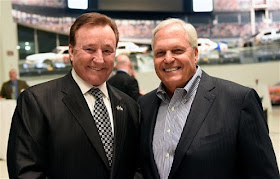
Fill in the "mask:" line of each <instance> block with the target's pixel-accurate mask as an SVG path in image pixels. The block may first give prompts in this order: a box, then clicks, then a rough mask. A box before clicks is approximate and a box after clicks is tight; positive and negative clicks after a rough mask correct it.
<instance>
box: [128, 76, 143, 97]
mask: <svg viewBox="0 0 280 179" xmlns="http://www.w3.org/2000/svg"><path fill="white" fill-rule="evenodd" d="M128 86H129V88H130V90H129V93H130V94H129V96H131V97H132V98H133V99H134V100H135V101H137V100H138V98H139V97H140V96H141V94H140V93H139V86H138V82H137V80H136V79H135V78H132V79H131V80H130V81H129V84H128Z"/></svg>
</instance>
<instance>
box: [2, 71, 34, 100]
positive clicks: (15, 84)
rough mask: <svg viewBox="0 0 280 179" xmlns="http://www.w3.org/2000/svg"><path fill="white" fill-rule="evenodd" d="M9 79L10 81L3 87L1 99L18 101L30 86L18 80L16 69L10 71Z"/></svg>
mask: <svg viewBox="0 0 280 179" xmlns="http://www.w3.org/2000/svg"><path fill="white" fill-rule="evenodd" d="M9 77H10V80H9V81H7V82H4V83H3V85H2V88H1V92H0V98H6V99H17V98H18V96H19V94H20V93H21V92H23V91H24V90H25V89H27V88H28V87H29V86H28V84H27V83H26V82H25V81H23V80H20V79H17V71H16V70H15V69H11V70H10V71H9Z"/></svg>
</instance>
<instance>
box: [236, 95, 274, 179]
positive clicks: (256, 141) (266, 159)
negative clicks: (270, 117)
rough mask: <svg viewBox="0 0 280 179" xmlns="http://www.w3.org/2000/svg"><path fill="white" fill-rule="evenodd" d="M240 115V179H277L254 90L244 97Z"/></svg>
mask: <svg viewBox="0 0 280 179" xmlns="http://www.w3.org/2000/svg"><path fill="white" fill-rule="evenodd" d="M240 115H241V118H240V124H239V136H238V138H239V143H238V154H239V155H240V156H239V159H240V161H239V164H240V165H241V166H239V167H240V169H241V172H242V175H243V176H242V178H246V179H249V178H266V179H272V178H273V179H275V178H279V171H278V167H277V163H276V158H275V154H274V151H273V146H272V143H271V140H270V138H269V134H268V127H267V124H266V121H265V118H264V115H263V112H262V105H261V102H260V100H259V97H258V95H257V93H256V92H255V91H254V90H250V91H249V92H248V94H247V95H246V97H245V99H244V102H243V105H242V110H241V114H240Z"/></svg>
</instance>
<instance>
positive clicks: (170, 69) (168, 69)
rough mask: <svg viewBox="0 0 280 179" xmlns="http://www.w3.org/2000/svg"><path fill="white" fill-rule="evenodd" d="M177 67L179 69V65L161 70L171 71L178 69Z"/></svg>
mask: <svg viewBox="0 0 280 179" xmlns="http://www.w3.org/2000/svg"><path fill="white" fill-rule="evenodd" d="M179 69H180V67H176V68H164V69H163V71H165V72H172V71H177V70H179Z"/></svg>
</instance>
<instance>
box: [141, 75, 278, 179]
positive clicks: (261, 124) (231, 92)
mask: <svg viewBox="0 0 280 179" xmlns="http://www.w3.org/2000/svg"><path fill="white" fill-rule="evenodd" d="M139 104H140V110H141V127H140V128H141V129H140V134H141V137H140V138H141V139H140V140H141V142H140V146H141V159H142V170H143V174H144V178H145V179H159V174H158V171H157V166H156V163H155V160H154V155H153V148H152V139H153V134H154V127H155V123H156V117H157V112H158V108H159V104H160V99H159V98H158V97H157V96H156V90H154V91H152V92H150V93H148V94H146V95H145V96H143V97H140V98H139ZM186 118H187V121H186V124H185V127H184V129H183V132H182V135H181V138H180V140H179V143H178V145H177V148H176V150H175V156H174V161H173V165H172V168H171V171H170V174H169V178H170V179H185V178H187V179H206V178H207V179H212V178H213V179H237V178H244V179H249V178H265V179H272V178H273V179H276V178H279V171H278V167H277V164H276V158H275V154H274V151H273V148H272V144H271V140H270V138H269V134H268V128H267V124H266V122H265V119H264V115H263V112H262V105H261V102H260V100H259V97H258V96H257V93H256V92H255V91H254V90H253V89H250V88H247V87H243V86H241V85H238V84H235V83H232V82H229V81H225V80H221V79H217V78H214V77H210V76H208V75H207V74H206V73H205V72H203V73H202V77H201V81H200V84H199V87H198V90H197V93H196V96H195V98H194V101H193V104H192V107H191V110H190V113H189V116H186Z"/></svg>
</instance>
